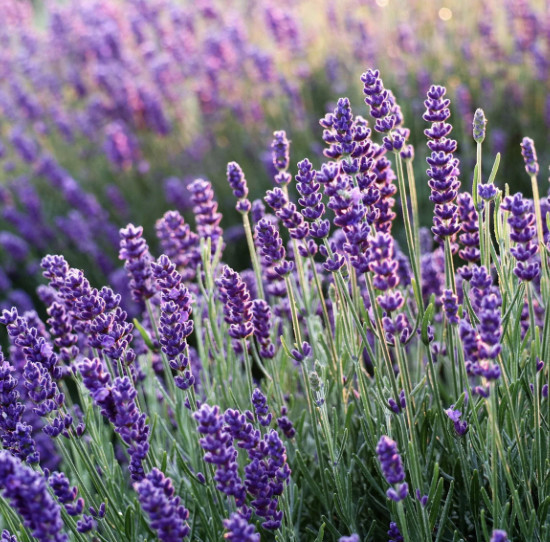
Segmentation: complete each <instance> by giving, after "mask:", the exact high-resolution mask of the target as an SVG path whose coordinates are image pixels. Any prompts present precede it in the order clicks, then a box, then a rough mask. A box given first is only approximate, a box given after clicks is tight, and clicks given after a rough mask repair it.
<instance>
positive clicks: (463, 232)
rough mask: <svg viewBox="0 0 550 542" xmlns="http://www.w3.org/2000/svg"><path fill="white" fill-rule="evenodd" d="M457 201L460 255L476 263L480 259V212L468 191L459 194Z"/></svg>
mask: <svg viewBox="0 0 550 542" xmlns="http://www.w3.org/2000/svg"><path fill="white" fill-rule="evenodd" d="M480 186H481V185H480ZM457 203H458V216H459V218H460V233H459V235H458V242H459V244H460V245H461V248H460V249H459V251H458V255H459V256H460V257H461V258H462V259H463V260H464V261H466V262H473V263H475V262H477V261H479V256H480V251H479V222H478V214H477V211H476V209H475V207H474V201H473V199H472V196H471V195H470V194H469V193H468V192H463V193H462V194H459V195H458V198H457Z"/></svg>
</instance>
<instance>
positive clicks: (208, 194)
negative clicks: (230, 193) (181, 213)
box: [187, 179, 223, 255]
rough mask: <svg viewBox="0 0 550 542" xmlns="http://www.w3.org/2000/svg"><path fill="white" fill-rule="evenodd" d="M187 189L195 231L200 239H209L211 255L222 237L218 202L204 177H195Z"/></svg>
mask: <svg viewBox="0 0 550 542" xmlns="http://www.w3.org/2000/svg"><path fill="white" fill-rule="evenodd" d="M187 189H188V190H189V191H190V192H191V200H192V202H193V213H194V214H195V222H196V224H197V233H198V235H199V237H200V238H201V239H205V240H207V239H210V242H211V251H212V255H213V254H214V253H215V252H216V249H217V246H218V243H219V241H220V239H222V237H223V230H222V229H221V227H220V221H221V219H222V215H221V213H218V203H217V202H216V200H215V199H214V191H213V190H212V185H211V184H210V183H209V182H208V181H205V180H204V179H196V180H195V181H193V182H192V183H191V184H189V185H188V186H187ZM222 248H223V247H222Z"/></svg>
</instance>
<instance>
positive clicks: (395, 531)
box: [388, 521, 404, 542]
mask: <svg viewBox="0 0 550 542" xmlns="http://www.w3.org/2000/svg"><path fill="white" fill-rule="evenodd" d="M388 536H389V537H390V539H389V540H388V542H403V541H404V538H403V536H402V534H401V531H400V530H399V528H398V527H397V523H395V522H393V521H392V522H390V528H389V530H388Z"/></svg>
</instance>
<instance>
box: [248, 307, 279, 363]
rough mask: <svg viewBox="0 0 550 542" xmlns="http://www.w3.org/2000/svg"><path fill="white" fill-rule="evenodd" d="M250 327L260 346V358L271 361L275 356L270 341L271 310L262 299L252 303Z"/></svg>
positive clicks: (273, 346)
mask: <svg viewBox="0 0 550 542" xmlns="http://www.w3.org/2000/svg"><path fill="white" fill-rule="evenodd" d="M252 326H253V328H254V337H255V338H256V340H257V341H258V343H259V345H260V356H262V357H263V358H267V359H271V358H273V357H274V356H275V345H274V344H273V342H272V341H271V336H270V331H271V309H270V308H269V304H268V303H267V302H266V301H264V300H263V299H255V300H254V301H253V302H252Z"/></svg>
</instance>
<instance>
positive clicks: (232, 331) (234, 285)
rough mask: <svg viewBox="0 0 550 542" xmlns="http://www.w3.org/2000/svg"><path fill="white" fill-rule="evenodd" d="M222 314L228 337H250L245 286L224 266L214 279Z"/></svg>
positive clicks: (249, 312)
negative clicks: (218, 275)
mask: <svg viewBox="0 0 550 542" xmlns="http://www.w3.org/2000/svg"><path fill="white" fill-rule="evenodd" d="M216 286H217V287H218V289H219V295H220V300H221V301H222V303H223V313H224V319H225V321H226V323H228V324H229V336H230V337H232V338H233V339H245V338H246V337H248V336H250V335H252V333H253V332H254V328H253V325H252V311H251V309H252V303H251V301H250V294H249V292H248V288H247V287H246V284H245V283H244V281H243V280H242V278H241V277H240V275H239V274H238V273H236V272H235V271H233V269H231V268H230V267H229V266H227V265H226V266H224V268H223V271H222V275H221V277H220V278H218V279H216Z"/></svg>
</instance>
